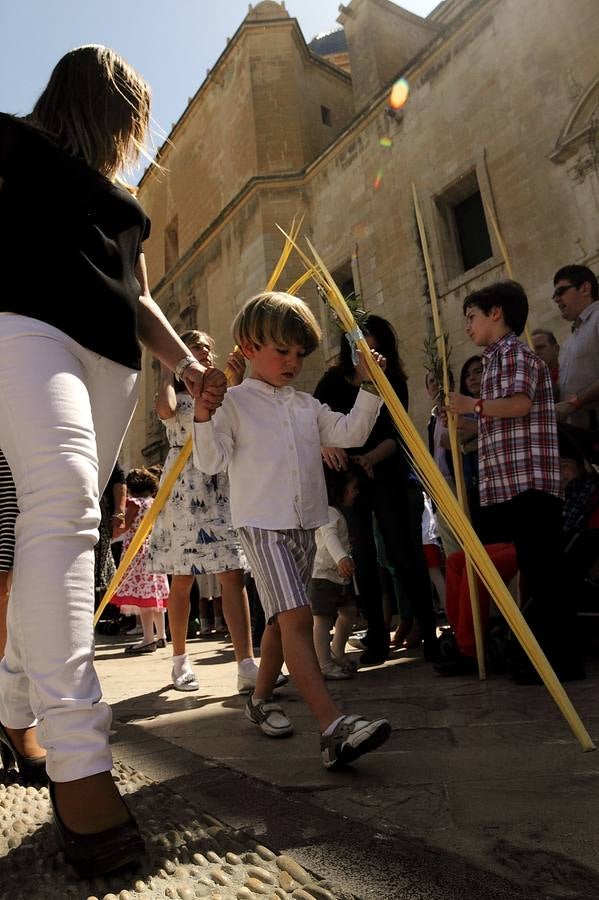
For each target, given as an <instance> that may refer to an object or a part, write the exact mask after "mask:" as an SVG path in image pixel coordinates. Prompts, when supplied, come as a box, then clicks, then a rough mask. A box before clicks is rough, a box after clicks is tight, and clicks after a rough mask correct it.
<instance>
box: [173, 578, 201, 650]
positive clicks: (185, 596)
mask: <svg viewBox="0 0 599 900" xmlns="http://www.w3.org/2000/svg"><path fill="white" fill-rule="evenodd" d="M194 579H195V575H173V577H172V579H171V589H170V593H169V595H168V621H169V625H170V629H171V642H172V645H173V656H183V655H184V654H185V644H186V640H187V623H188V622H189V610H190V600H189V595H190V592H191V586H192V584H193V581H194Z"/></svg>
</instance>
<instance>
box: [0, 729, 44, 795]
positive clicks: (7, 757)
mask: <svg viewBox="0 0 599 900" xmlns="http://www.w3.org/2000/svg"><path fill="white" fill-rule="evenodd" d="M0 758H1V759H2V766H3V768H4V771H5V772H6V773H8V770H9V769H10V767H11V766H12V765H14V766H16V768H17V770H18V772H19V775H20V776H21V778H22V779H23V780H24V781H27V782H29V783H31V784H46V782H47V780H48V776H47V775H46V757H45V756H22V755H21V754H20V753H19V751H18V750H17V749H16V747H15V746H14V744H13V742H12V741H11V739H10V738H9V736H8V734H7V733H6V731H5V730H4V726H3V725H2V724H0Z"/></svg>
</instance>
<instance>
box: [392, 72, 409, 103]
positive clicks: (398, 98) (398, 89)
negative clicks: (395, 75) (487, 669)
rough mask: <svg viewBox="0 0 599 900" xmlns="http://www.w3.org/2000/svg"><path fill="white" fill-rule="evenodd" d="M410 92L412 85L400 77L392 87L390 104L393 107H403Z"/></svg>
mask: <svg viewBox="0 0 599 900" xmlns="http://www.w3.org/2000/svg"><path fill="white" fill-rule="evenodd" d="M409 93H410V87H409V85H408V82H407V81H406V79H405V78H400V79H399V80H398V81H396V82H395V84H394V85H393V87H392V88H391V95H390V97H389V106H390V107H391V109H401V108H402V106H404V105H405V103H406V101H407V99H408V95H409Z"/></svg>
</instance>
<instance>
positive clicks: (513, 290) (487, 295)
mask: <svg viewBox="0 0 599 900" xmlns="http://www.w3.org/2000/svg"><path fill="white" fill-rule="evenodd" d="M471 306H476V307H477V309H482V311H483V312H484V313H485V315H487V316H488V315H489V313H490V311H491V310H492V309H493V307H494V306H498V307H499V308H500V309H501V310H502V312H503V318H504V321H505V324H506V325H507V327H508V328H509V329H510V330H511V331H514V332H515V333H516V334H517V335H520V334H522V332H523V331H524V326H525V325H526V319H527V317H528V297H527V296H526V293H525V292H524V288H523V287H522V285H521V284H520V283H519V282H517V281H498V282H496V283H495V284H489V285H487V286H486V287H484V288H481V289H480V290H479V291H473V292H472V293H471V294H468V296H467V297H466V299H465V300H464V305H463V307H462V308H463V311H464V315H466V310H468V309H470V307H471Z"/></svg>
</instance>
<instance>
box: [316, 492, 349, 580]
mask: <svg viewBox="0 0 599 900" xmlns="http://www.w3.org/2000/svg"><path fill="white" fill-rule="evenodd" d="M327 511H328V515H329V521H328V522H327V523H326V525H321V526H320V528H318V529H317V530H316V555H315V557H314V566H313V569H312V578H326V580H327V581H334V582H335V583H336V584H349V582H350V580H351V579H350V578H344V577H343V575H340V574H339V572H338V571H337V563H338V562H339V560H340V559H343V558H344V557H345V556H351V553H350V547H349V532H348V530H347V522H346V521H345V519H344V517H343V513H340V512H339V510H338V509H336V508H335V507H334V506H329V507H328V510H327Z"/></svg>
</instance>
